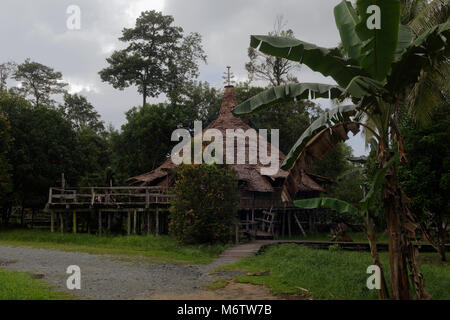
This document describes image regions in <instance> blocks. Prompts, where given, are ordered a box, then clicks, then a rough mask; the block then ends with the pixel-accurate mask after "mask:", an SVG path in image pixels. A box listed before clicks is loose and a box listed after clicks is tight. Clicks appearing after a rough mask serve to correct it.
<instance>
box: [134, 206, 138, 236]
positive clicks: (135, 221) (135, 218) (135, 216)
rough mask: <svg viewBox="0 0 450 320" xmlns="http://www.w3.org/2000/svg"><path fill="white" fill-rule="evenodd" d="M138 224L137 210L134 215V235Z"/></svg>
mask: <svg viewBox="0 0 450 320" xmlns="http://www.w3.org/2000/svg"><path fill="white" fill-rule="evenodd" d="M136 223H137V213H136V210H134V213H133V234H136Z"/></svg>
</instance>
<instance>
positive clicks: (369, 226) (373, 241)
mask: <svg viewBox="0 0 450 320" xmlns="http://www.w3.org/2000/svg"><path fill="white" fill-rule="evenodd" d="M364 228H365V233H366V236H367V239H368V240H369V245H370V254H371V255H372V259H373V264H374V265H376V266H378V267H379V268H380V278H381V279H380V282H381V286H380V290H378V299H379V300H385V299H389V291H388V288H387V285H386V278H385V277H384V271H383V266H382V264H381V261H380V258H379V255H378V249H377V243H378V240H377V234H376V230H375V224H374V222H373V219H371V218H369V217H367V218H366V219H365V221H364Z"/></svg>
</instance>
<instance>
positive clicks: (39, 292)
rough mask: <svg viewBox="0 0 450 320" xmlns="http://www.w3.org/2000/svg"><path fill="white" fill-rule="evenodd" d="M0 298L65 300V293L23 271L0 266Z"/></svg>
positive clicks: (68, 297) (66, 295)
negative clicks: (9, 269) (8, 269)
mask: <svg viewBox="0 0 450 320" xmlns="http://www.w3.org/2000/svg"><path fill="white" fill-rule="evenodd" d="M0 284H1V285H0V300H66V299H72V297H70V296H69V295H68V294H67V293H65V292H62V291H58V290H56V289H55V288H52V287H50V286H48V285H47V284H46V283H45V282H44V281H42V280H37V279H34V278H33V277H32V275H30V274H28V273H24V272H17V271H7V270H3V269H1V268H0Z"/></svg>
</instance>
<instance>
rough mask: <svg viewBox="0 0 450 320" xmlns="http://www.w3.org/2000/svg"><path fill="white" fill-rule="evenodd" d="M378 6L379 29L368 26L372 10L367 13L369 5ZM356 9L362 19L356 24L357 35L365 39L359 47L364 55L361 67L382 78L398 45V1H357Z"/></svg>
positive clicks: (373, 76) (392, 59) (387, 70)
mask: <svg viewBox="0 0 450 320" xmlns="http://www.w3.org/2000/svg"><path fill="white" fill-rule="evenodd" d="M372 5H376V6H378V7H379V9H380V20H381V25H380V28H379V29H378V28H374V29H369V28H368V20H369V19H370V18H371V17H372V15H373V13H368V12H367V9H368V7H369V6H372ZM356 8H357V10H358V12H359V15H360V18H361V21H360V22H359V24H358V25H357V26H356V32H357V34H358V36H359V38H360V39H361V40H362V41H363V42H364V45H363V47H362V49H361V53H362V54H363V57H362V59H361V66H362V67H363V68H364V69H365V70H366V71H367V72H368V73H369V74H370V75H371V76H372V78H374V79H376V80H378V81H383V80H385V79H386V76H387V75H388V74H389V72H390V70H391V64H392V62H394V60H395V53H396V51H397V46H398V36H399V28H400V1H399V0H357V1H356Z"/></svg>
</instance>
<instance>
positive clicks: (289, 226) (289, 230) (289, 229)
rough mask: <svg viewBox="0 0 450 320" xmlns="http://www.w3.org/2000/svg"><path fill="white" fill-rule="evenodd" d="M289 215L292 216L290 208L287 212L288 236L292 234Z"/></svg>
mask: <svg viewBox="0 0 450 320" xmlns="http://www.w3.org/2000/svg"><path fill="white" fill-rule="evenodd" d="M291 216H292V212H291V210H289V212H288V236H289V237H291V236H292V230H291Z"/></svg>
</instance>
